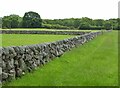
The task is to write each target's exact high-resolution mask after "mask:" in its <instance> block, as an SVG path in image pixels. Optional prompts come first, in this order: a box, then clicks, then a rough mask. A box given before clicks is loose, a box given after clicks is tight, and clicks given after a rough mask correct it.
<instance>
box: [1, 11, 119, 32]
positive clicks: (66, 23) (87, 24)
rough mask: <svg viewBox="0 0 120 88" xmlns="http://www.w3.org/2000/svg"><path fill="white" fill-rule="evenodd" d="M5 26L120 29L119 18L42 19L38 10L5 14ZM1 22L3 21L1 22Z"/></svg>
mask: <svg viewBox="0 0 120 88" xmlns="http://www.w3.org/2000/svg"><path fill="white" fill-rule="evenodd" d="M2 20H3V25H2V27H3V28H48V29H80V30H83V29H84V30H102V29H113V30H116V29H119V30H120V26H119V25H118V23H119V19H109V20H104V19H91V18H88V17H83V18H69V19H54V20H51V19H41V17H40V15H39V14H38V13H36V12H32V11H30V12H26V13H25V14H24V17H19V16H18V15H10V16H4V17H3V18H2ZM0 24H1V23H0Z"/></svg>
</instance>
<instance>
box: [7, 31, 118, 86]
mask: <svg viewBox="0 0 120 88" xmlns="http://www.w3.org/2000/svg"><path fill="white" fill-rule="evenodd" d="M6 85H7V86H118V33H117V31H114V32H111V33H106V34H104V35H101V36H98V37H97V38H95V39H94V40H92V41H90V42H88V43H86V44H84V45H83V46H80V47H77V48H74V49H73V50H72V51H69V52H66V53H65V54H64V55H63V56H61V57H60V58H56V59H55V60H53V61H51V62H49V63H48V64H46V65H45V66H43V67H40V68H38V69H37V70H36V71H34V72H33V73H28V74H27V75H25V76H23V77H22V78H20V79H18V80H14V81H12V82H11V83H8V84H6Z"/></svg>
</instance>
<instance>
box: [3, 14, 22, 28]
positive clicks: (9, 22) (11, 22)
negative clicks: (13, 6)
mask: <svg viewBox="0 0 120 88" xmlns="http://www.w3.org/2000/svg"><path fill="white" fill-rule="evenodd" d="M19 18H20V17H19V16H18V15H14V14H13V15H10V16H4V17H3V18H2V23H3V24H2V28H18V27H19Z"/></svg>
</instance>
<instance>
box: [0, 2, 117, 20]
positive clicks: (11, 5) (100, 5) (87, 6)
mask: <svg viewBox="0 0 120 88" xmlns="http://www.w3.org/2000/svg"><path fill="white" fill-rule="evenodd" d="M118 1H119V0H0V2H1V3H0V16H5V15H10V14H18V15H20V16H23V15H24V13H25V12H28V11H35V12H38V13H39V14H40V15H41V17H42V18H44V19H54V18H55V19H59V18H71V17H75V18H81V17H90V18H93V19H96V18H103V19H109V18H117V17H118Z"/></svg>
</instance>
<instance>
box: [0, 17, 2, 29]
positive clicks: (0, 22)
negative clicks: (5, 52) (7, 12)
mask: <svg viewBox="0 0 120 88" xmlns="http://www.w3.org/2000/svg"><path fill="white" fill-rule="evenodd" d="M0 28H2V17H0Z"/></svg>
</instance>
